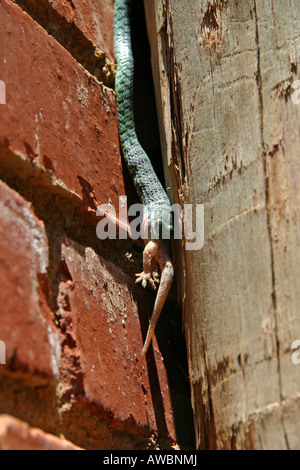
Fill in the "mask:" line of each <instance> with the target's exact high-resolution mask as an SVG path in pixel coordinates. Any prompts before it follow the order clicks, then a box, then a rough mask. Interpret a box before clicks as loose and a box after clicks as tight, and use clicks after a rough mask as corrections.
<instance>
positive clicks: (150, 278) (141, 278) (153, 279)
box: [135, 271, 158, 290]
mask: <svg viewBox="0 0 300 470" xmlns="http://www.w3.org/2000/svg"><path fill="white" fill-rule="evenodd" d="M136 276H137V279H136V281H135V282H136V283H139V282H141V283H142V286H143V287H144V288H145V287H146V286H147V282H149V285H150V287H151V289H153V290H156V284H155V283H158V280H157V276H155V275H154V274H152V273H145V272H144V271H143V272H142V273H139V274H136Z"/></svg>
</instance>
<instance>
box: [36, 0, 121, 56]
mask: <svg viewBox="0 0 300 470" xmlns="http://www.w3.org/2000/svg"><path fill="white" fill-rule="evenodd" d="M37 1H40V0H34V2H37ZM48 2H49V0H48ZM49 3H50V4H51V7H52V8H55V10H56V11H57V12H58V13H59V14H60V15H61V16H64V17H65V18H66V20H67V21H68V22H69V23H71V22H74V23H75V24H76V26H77V27H78V28H79V29H80V30H81V31H82V32H83V33H84V34H85V35H86V37H87V38H88V39H90V40H91V41H92V42H93V43H95V44H97V45H98V46H99V48H100V49H101V50H103V51H108V52H109V54H110V55H113V0H90V1H88V2H87V1H82V0H73V1H72V2H67V1H65V0H63V1H61V0H54V1H53V0H52V1H51V2H49Z"/></svg>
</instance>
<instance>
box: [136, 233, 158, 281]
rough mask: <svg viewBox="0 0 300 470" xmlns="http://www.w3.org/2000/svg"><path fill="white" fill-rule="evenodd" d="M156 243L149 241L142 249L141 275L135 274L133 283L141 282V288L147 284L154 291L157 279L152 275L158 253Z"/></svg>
mask: <svg viewBox="0 0 300 470" xmlns="http://www.w3.org/2000/svg"><path fill="white" fill-rule="evenodd" d="M158 249H159V247H158V243H157V242H156V241H150V242H148V243H147V245H146V246H145V248H144V252H143V269H144V271H143V272H142V273H139V274H136V276H137V279H136V281H135V282H141V283H142V286H143V287H146V286H147V282H149V285H150V287H151V288H152V289H153V290H155V289H156V285H155V283H157V278H156V277H155V276H154V275H153V274H152V273H153V270H154V268H155V267H156V265H157V260H156V255H157V253H158Z"/></svg>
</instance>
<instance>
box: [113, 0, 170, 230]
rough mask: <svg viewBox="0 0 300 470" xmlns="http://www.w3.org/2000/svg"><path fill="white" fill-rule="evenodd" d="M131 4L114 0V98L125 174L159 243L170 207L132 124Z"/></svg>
mask: <svg viewBox="0 0 300 470" xmlns="http://www.w3.org/2000/svg"><path fill="white" fill-rule="evenodd" d="M131 8H132V0H115V4H114V51H115V55H116V59H117V74H116V95H117V110H118V120H119V134H120V141H121V146H122V151H123V156H124V159H125V161H126V164H127V167H128V170H129V173H130V175H131V177H132V179H133V182H134V185H135V188H136V190H137V193H138V195H139V197H140V200H141V202H142V204H143V206H144V214H145V215H144V220H146V219H148V220H149V221H150V227H149V228H150V230H151V232H150V233H151V234H152V238H155V239H159V238H160V236H161V233H162V232H163V230H164V229H165V230H166V232H165V233H170V231H171V230H172V218H171V206H170V201H169V198H168V196H167V194H166V191H165V190H164V188H163V187H162V185H161V183H160V181H159V179H158V177H157V175H156V174H155V171H154V169H153V166H152V164H151V162H150V159H149V157H148V155H147V154H146V152H145V151H144V149H143V148H142V146H141V145H140V143H139V141H138V138H137V134H136V130H135V124H134V113H133V73H134V61H133V54H132V46H131Z"/></svg>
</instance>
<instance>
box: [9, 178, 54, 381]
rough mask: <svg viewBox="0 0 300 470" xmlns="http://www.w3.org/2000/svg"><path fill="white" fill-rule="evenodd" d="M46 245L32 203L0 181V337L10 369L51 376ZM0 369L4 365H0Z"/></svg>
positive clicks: (44, 235) (52, 363) (52, 364)
mask: <svg viewBox="0 0 300 470" xmlns="http://www.w3.org/2000/svg"><path fill="white" fill-rule="evenodd" d="M47 267H48V248H47V236H46V233H45V230H44V225H43V223H42V222H41V221H39V220H38V219H37V218H36V217H35V215H34V213H33V211H32V210H31V207H30V204H29V203H28V202H26V201H24V199H23V198H22V197H20V196H19V195H18V194H17V193H16V192H14V191H12V190H11V189H10V188H8V187H7V186H6V185H5V184H4V183H2V182H0V285H1V290H0V292H1V294H0V339H1V340H2V341H4V342H5V344H6V362H7V366H8V367H9V368H13V369H18V370H24V371H26V372H31V373H38V374H40V375H42V376H46V377H53V375H55V367H54V366H55V354H54V352H52V348H51V346H50V344H52V345H53V351H54V350H55V347H54V345H55V341H56V340H57V337H56V335H55V333H54V330H53V329H52V328H51V323H52V320H51V318H52V314H51V312H50V310H49V307H48V303H47V297H48V280H47ZM0 367H4V366H1V365H0Z"/></svg>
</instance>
